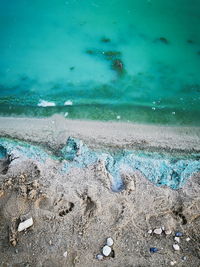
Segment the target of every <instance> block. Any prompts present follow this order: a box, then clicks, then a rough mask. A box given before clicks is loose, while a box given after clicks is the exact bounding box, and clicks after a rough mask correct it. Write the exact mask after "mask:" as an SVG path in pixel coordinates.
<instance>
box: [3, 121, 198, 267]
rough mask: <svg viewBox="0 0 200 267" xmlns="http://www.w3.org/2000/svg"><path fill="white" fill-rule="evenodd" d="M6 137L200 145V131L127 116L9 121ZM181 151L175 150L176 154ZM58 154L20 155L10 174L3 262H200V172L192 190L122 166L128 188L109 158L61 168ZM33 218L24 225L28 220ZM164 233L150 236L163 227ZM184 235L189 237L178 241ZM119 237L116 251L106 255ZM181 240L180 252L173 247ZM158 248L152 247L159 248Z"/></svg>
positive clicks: (111, 144)
mask: <svg viewBox="0 0 200 267" xmlns="http://www.w3.org/2000/svg"><path fill="white" fill-rule="evenodd" d="M0 125H1V127H0V136H1V137H2V136H4V137H10V138H16V139H20V140H25V141H27V142H29V143H34V144H35V143H38V144H43V145H47V146H48V147H49V148H51V149H57V148H60V147H62V145H63V144H65V143H66V139H67V138H68V137H69V136H72V137H76V138H79V139H82V140H83V141H84V142H85V143H86V144H87V145H88V146H89V147H91V148H93V149H100V148H101V149H114V148H120V149H122V148H131V149H136V148H137V149H138V148H139V149H144V150H152V151H158V150H160V149H161V150H164V151H167V152H168V153H172V152H173V151H174V150H175V151H176V152H180V153H183V152H186V153H187V154H190V153H192V152H199V150H200V138H199V137H200V133H199V129H198V128H176V127H162V126H152V125H139V124H138V125H136V124H129V123H120V122H119V123H117V122H109V123H108V122H94V121H70V120H65V119H64V118H62V117H60V116H54V117H52V118H46V119H32V118H6V117H4V118H3V117H1V118H0ZM170 151H171V152H170ZM61 164H62V162H60V161H59V160H57V159H53V158H49V159H47V160H46V161H45V162H40V161H38V160H36V159H28V158H25V157H19V158H16V159H15V160H13V161H12V162H11V163H10V164H9V165H8V168H7V169H6V170H4V172H1V173H0V233H1V234H0V246H1V250H0V261H1V266H31V267H32V266H33V267H34V266H41V267H43V266H46V267H47V266H48V267H51V266H52V267H57V266H58V267H60V266H95V267H96V266H105V267H106V266H113V267H114V266H115V267H118V266H127V267H128V266H133V267H139V266H142V267H147V266H148V267H149V266H150V267H160V266H172V264H173V263H174V264H175V266H179V267H186V266H188V264H190V266H192V267H199V265H200V254H199V245H198V244H199V241H200V240H199V231H200V212H199V211H200V199H199V194H200V183H199V181H200V174H199V173H196V174H195V175H193V176H192V177H191V178H190V179H189V180H188V181H187V183H186V184H185V185H184V186H183V188H181V189H179V190H172V189H170V188H168V187H157V186H155V185H154V184H152V183H151V182H150V181H148V180H147V179H146V178H145V177H144V176H143V175H142V174H141V173H140V172H138V171H135V172H129V170H124V171H123V173H122V177H123V181H124V184H125V187H124V189H123V190H122V191H121V192H118V193H114V192H113V191H112V190H111V183H112V181H111V177H110V174H109V173H108V171H107V169H106V163H105V162H104V161H98V162H95V163H94V164H90V165H88V166H85V167H83V168H79V167H77V166H75V165H74V166H73V167H72V168H71V169H70V171H69V172H68V173H64V172H61V171H60V170H61ZM29 218H32V219H33V225H32V226H31V227H30V228H28V229H26V230H24V231H22V232H19V231H18V226H19V224H20V222H23V221H25V220H26V219H29ZM161 227H162V229H161V234H155V233H148V231H149V230H152V231H154V230H155V229H156V228H158V229H159V230H160V228H161ZM176 232H181V234H182V236H181V237H180V240H179V242H178V241H177V240H174V237H175V235H176ZM107 237H112V239H113V240H114V244H113V245H112V246H111V250H112V252H111V254H109V256H108V257H105V256H104V257H103V259H102V260H98V259H97V258H96V255H97V254H102V248H103V246H104V245H105V243H106V238H107ZM175 244H176V245H178V247H179V250H177V251H175V250H174V248H173V245H175ZM151 248H156V249H158V251H157V252H155V253H151V252H150V249H151Z"/></svg>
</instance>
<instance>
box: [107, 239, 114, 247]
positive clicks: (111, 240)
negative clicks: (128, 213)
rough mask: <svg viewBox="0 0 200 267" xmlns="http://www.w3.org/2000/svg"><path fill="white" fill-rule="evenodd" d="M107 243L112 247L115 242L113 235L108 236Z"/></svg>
mask: <svg viewBox="0 0 200 267" xmlns="http://www.w3.org/2000/svg"><path fill="white" fill-rule="evenodd" d="M106 244H107V245H108V246H109V247H111V246H112V245H113V244H114V241H113V239H112V238H111V237H108V238H107V240H106Z"/></svg>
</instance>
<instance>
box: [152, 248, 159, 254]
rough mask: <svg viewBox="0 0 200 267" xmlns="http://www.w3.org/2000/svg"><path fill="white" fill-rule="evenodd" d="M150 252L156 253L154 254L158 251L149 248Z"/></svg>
mask: <svg viewBox="0 0 200 267" xmlns="http://www.w3.org/2000/svg"><path fill="white" fill-rule="evenodd" d="M150 252H151V253H156V252H158V249H157V248H150Z"/></svg>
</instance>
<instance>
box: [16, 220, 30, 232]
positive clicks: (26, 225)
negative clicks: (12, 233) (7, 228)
mask: <svg viewBox="0 0 200 267" xmlns="http://www.w3.org/2000/svg"><path fill="white" fill-rule="evenodd" d="M32 225H33V218H32V217H31V218H29V219H28V220H26V221H24V222H21V223H20V224H19V226H18V229H17V231H18V232H21V231H23V230H25V229H27V228H29V227H31V226H32Z"/></svg>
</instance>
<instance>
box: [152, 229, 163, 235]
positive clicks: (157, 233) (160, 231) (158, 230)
mask: <svg viewBox="0 0 200 267" xmlns="http://www.w3.org/2000/svg"><path fill="white" fill-rule="evenodd" d="M153 232H154V234H156V235H161V234H162V228H156V229H154V231H153Z"/></svg>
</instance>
